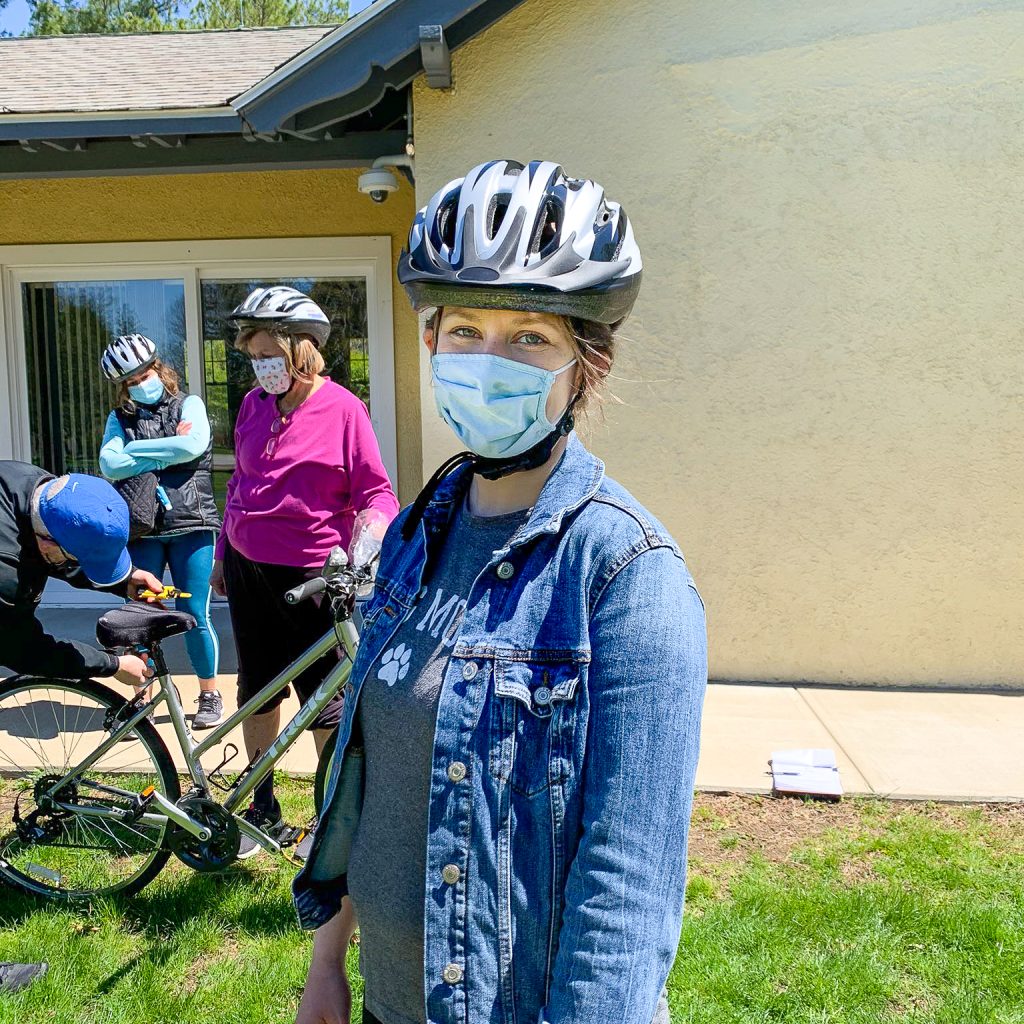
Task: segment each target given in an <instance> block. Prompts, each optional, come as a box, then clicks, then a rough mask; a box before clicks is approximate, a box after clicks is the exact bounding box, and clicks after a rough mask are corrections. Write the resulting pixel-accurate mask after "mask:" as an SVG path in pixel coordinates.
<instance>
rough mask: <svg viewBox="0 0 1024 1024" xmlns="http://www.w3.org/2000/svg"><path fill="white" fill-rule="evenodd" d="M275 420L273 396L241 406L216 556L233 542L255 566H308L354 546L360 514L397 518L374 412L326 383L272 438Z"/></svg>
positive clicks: (255, 395) (252, 395)
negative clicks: (377, 512) (355, 524)
mask: <svg viewBox="0 0 1024 1024" xmlns="http://www.w3.org/2000/svg"><path fill="white" fill-rule="evenodd" d="M277 419H278V413H277V403H276V402H275V400H274V396H273V395H268V394H267V393H266V392H265V391H264V390H263V389H262V388H254V389H253V390H252V391H250V392H249V394H247V395H246V396H245V398H244V399H243V400H242V407H241V409H240V410H239V411H238V421H237V422H236V424H235V472H234V474H233V475H232V477H231V480H230V481H229V482H228V489H227V503H226V506H225V509H224V529H223V530H222V531H221V534H220V538H219V539H218V541H217V552H216V554H217V558H222V557H223V555H224V548H225V546H226V544H227V542H229V541H230V543H231V546H232V547H233V548H234V549H235V550H236V551H238V552H239V554H242V555H244V556H245V557H246V558H248V559H250V560H251V561H253V562H271V563H273V564H275V565H292V566H302V567H304V568H312V567H314V566H320V565H323V563H324V562H325V561H326V560H327V556H328V554H330V550H331V548H332V547H333V546H334V545H335V544H340V545H341V546H342V547H343V548H347V547H348V543H349V540H350V539H351V537H352V523H353V520H354V519H355V516H356V513H357V512H360V511H361V510H362V509H364V508H376V509H380V511H381V512H383V513H384V514H385V515H387V517H388V519H389V520H390V519H394V517H395V516H396V515H397V514H398V499H397V498H396V497H395V492H394V491H393V490H392V489H391V481H390V480H389V479H388V474H387V470H385V468H384V464H383V463H382V462H381V458H380V448H379V447H378V446H377V438H376V436H375V435H374V433H373V427H372V426H371V425H370V415H369V413H368V412H367V411H366V406H365V405H363V403H362V402H361V401H360V400H359V399H358V398H356V396H355V395H353V394H352V392H351V391H348V390H347V389H345V388H343V387H342V386H341V385H340V384H335V383H334V382H333V381H332V380H330V378H325V382H324V384H323V385H322V386H321V387H320V389H319V390H318V391H316V392H314V393H313V394H312V395H310V396H309V398H307V399H306V400H305V401H304V402H303V403H302V404H301V405H300V406H299V407H298V408H296V409H294V410H292V412H290V413H288V415H287V416H286V417H285V418H284V422H283V423H282V424H281V428H280V431H279V432H278V433H276V434H275V433H272V432H271V431H272V427H273V424H274V421H275V420H277ZM272 438H273V440H274V444H273V445H271V446H270V449H271V450H270V452H269V454H268V451H267V447H268V446H267V442H268V441H270V440H271V439H272Z"/></svg>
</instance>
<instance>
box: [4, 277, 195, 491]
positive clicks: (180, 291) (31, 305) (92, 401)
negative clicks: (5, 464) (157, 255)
mask: <svg viewBox="0 0 1024 1024" xmlns="http://www.w3.org/2000/svg"><path fill="white" fill-rule="evenodd" d="M21 299H22V312H23V316H24V336H25V370H26V377H27V384H28V413H29V442H30V447H31V459H32V461H33V462H34V463H35V464H36V465H39V466H45V467H46V468H47V469H49V470H50V472H52V473H55V474H61V473H98V472H99V468H98V465H97V456H98V453H99V448H100V441H101V439H102V437H103V427H104V424H105V423H106V420H107V415H108V414H109V412H110V410H111V408H112V407H113V405H114V388H113V386H112V385H111V384H110V383H109V382H108V381H107V380H106V379H105V378H104V376H103V374H102V373H101V372H100V355H101V354H102V352H103V349H104V348H105V347H106V345H107V344H109V342H110V341H111V340H112V339H113V338H115V337H117V336H118V335H120V334H135V333H138V334H145V335H146V336H147V337H149V338H152V339H153V340H154V341H155V342H156V343H157V347H158V349H159V351H160V357H161V358H162V359H163V361H164V362H165V363H168V364H169V365H170V366H172V367H174V369H175V370H176V371H177V372H178V375H179V377H180V378H181V380H182V382H183V383H185V382H186V379H187V373H186V365H185V285H184V281H182V280H175V279H173V278H170V279H162V280H130V279H126V280H112V281H33V282H31V283H26V284H23V285H22V295H21Z"/></svg>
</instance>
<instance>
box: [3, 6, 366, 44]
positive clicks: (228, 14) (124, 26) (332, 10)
mask: <svg viewBox="0 0 1024 1024" xmlns="http://www.w3.org/2000/svg"><path fill="white" fill-rule="evenodd" d="M8 2H9V0H0V9H2V8H3V7H4V6H5V5H6V4H7V3H8ZM29 6H30V7H31V9H32V13H31V15H30V16H29V27H28V31H27V33H26V34H27V35H33V36H60V35H78V34H81V33H85V32H92V33H97V34H100V35H110V34H114V33H119V32H175V31H181V30H184V29H224V28H262V27H265V26H271V25H331V24H337V23H339V22H343V21H345V19H346V18H347V17H348V3H347V0H191V2H189V0H185V2H178V0H29Z"/></svg>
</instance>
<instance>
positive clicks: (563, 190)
mask: <svg viewBox="0 0 1024 1024" xmlns="http://www.w3.org/2000/svg"><path fill="white" fill-rule="evenodd" d="M641 270H642V262H641V259H640V250H639V248H638V247H637V244H636V240H635V239H634V237H633V226H632V224H631V223H630V222H629V220H628V218H627V217H626V214H625V211H624V210H623V209H622V207H621V206H619V204H618V203H614V202H612V201H611V200H610V199H607V198H606V197H605V194H604V189H603V188H602V187H601V186H600V185H598V184H597V183H596V182H594V181H589V180H587V179H585V178H570V177H568V176H567V175H566V174H565V172H564V171H563V170H562V168H561V167H560V166H559V165H558V164H556V163H551V162H550V161H545V160H535V161H533V162H532V163H530V164H528V165H527V166H526V167H524V166H523V165H522V164H520V163H517V162H516V161H514V160H492V161H491V162H489V163H485V164H480V166H479V167H474V168H473V170H471V171H470V172H469V173H468V174H467V175H466V176H465V177H464V178H457V179H456V180H455V181H452V182H449V183H448V184H447V185H445V187H444V188H442V189H441V190H440V191H439V192H437V193H436V194H435V195H434V197H433V198H432V199H431V200H430V202H429V203H427V205H426V206H425V207H424V208H423V209H422V210H420V211H419V213H418V214H417V215H416V219H415V221H414V222H413V226H412V230H411V231H410V233H409V242H408V247H407V248H406V249H405V250H403V252H402V255H401V257H400V258H399V261H398V280H399V281H401V283H402V284H403V285H404V286H405V290H406V292H407V293H408V295H409V298H410V300H411V301H412V304H413V306H414V307H415V308H416V309H423V308H426V307H429V306H444V305H458V306H472V307H475V308H488V309H490V308H494V309H527V310H536V311H540V312H547V313H557V314H561V315H563V316H574V317H580V318H582V319H585V320H596V321H598V322H600V323H606V324H618V323H619V322H621V321H622V320H623V319H625V317H626V316H627V315H628V314H629V311H630V310H631V309H632V308H633V303H634V302H635V301H636V297H637V293H638V292H639V290H640V276H641Z"/></svg>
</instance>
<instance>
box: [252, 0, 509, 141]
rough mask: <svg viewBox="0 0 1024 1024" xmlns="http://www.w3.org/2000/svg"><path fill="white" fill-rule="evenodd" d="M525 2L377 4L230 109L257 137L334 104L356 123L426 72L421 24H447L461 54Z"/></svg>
mask: <svg viewBox="0 0 1024 1024" xmlns="http://www.w3.org/2000/svg"><path fill="white" fill-rule="evenodd" d="M522 2H523V0H378V3H377V4H374V5H373V6H371V7H368V8H367V9H366V10H365V11H364V12H362V13H361V14H359V15H357V16H356V17H355V18H353V19H352V20H351V21H350V22H347V23H346V24H344V25H342V26H340V27H339V28H337V29H335V30H334V32H331V33H330V34H328V35H326V36H325V37H324V38H323V39H321V40H319V41H318V42H316V43H315V44H313V46H311V47H309V48H308V49H307V50H304V51H303V52H302V53H301V54H298V55H297V56H296V57H294V58H292V60H290V61H288V62H287V63H285V64H283V65H282V66H281V67H280V68H278V69H277V70H276V71H274V72H273V73H272V74H270V75H268V76H267V77H266V78H265V79H263V81H261V82H258V83H257V84H256V85H254V86H253V87H252V88H251V89H248V90H246V92H244V93H242V94H240V95H239V96H237V97H235V99H234V100H233V101H232V106H234V107H235V109H236V110H238V112H239V113H240V114H241V115H242V116H243V117H244V119H245V121H246V122H247V123H248V124H249V125H251V126H252V128H253V129H254V130H255V131H259V132H272V131H275V130H276V129H277V128H278V127H279V126H280V125H282V124H284V123H286V122H287V121H288V120H289V119H290V118H292V117H295V116H296V115H297V114H298V113H299V112H301V111H302V110H306V109H308V108H310V107H313V106H317V105H319V104H323V103H328V102H331V101H334V102H333V103H332V107H333V108H334V111H335V112H336V113H337V114H338V115H339V116H341V117H344V116H351V115H353V114H355V113H358V112H359V111H360V110H365V109H366V108H367V107H368V106H371V105H372V104H373V103H374V102H376V100H378V99H379V98H380V97H381V96H383V95H384V92H385V91H386V90H387V89H389V88H390V89H401V88H403V87H404V86H406V85H408V83H409V82H410V81H411V80H412V79H413V78H415V77H416V75H417V74H419V73H420V72H421V71H422V70H423V63H422V60H421V58H420V36H419V29H420V26H421V25H441V26H442V27H443V28H444V30H445V36H446V39H447V42H448V46H449V48H450V49H455V48H456V47H458V46H460V45H462V43H464V42H466V41H467V40H469V39H471V38H472V37H473V36H475V35H477V34H479V33H480V32H482V31H484V29H486V28H488V27H489V26H490V25H492V24H493V23H494V22H496V21H498V20H499V19H500V18H502V17H503V16H504V15H505V14H507V13H508V12H509V11H511V10H512V9H513V8H515V7H517V6H519V4H521V3H522Z"/></svg>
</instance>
